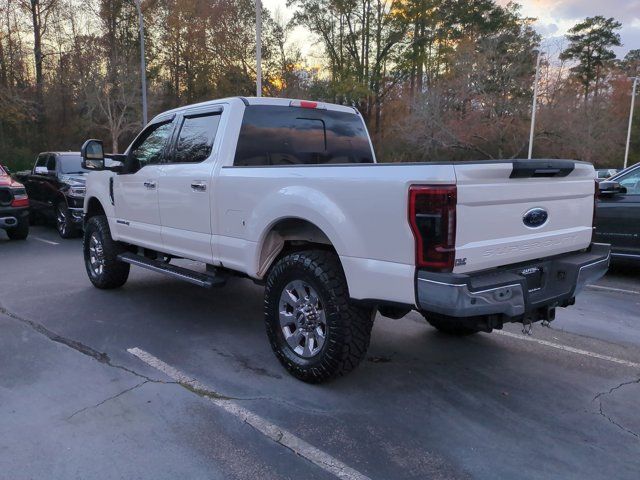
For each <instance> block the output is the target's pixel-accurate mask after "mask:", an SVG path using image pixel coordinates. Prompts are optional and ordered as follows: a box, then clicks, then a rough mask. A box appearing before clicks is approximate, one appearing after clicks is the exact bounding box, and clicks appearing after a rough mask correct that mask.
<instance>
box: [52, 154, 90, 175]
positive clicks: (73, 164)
mask: <svg viewBox="0 0 640 480" xmlns="http://www.w3.org/2000/svg"><path fill="white" fill-rule="evenodd" d="M59 158H60V172H61V173H66V174H72V173H84V172H88V171H89V170H86V169H84V168H82V157H81V156H80V155H60V157H59Z"/></svg>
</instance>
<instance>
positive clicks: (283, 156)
mask: <svg viewBox="0 0 640 480" xmlns="http://www.w3.org/2000/svg"><path fill="white" fill-rule="evenodd" d="M340 163H373V153H372V151H371V145H370V143H369V137H368V135H367V131H366V129H365V126H364V123H363V122H362V119H361V118H360V117H359V116H358V115H356V114H355V113H347V112H336V111H333V110H321V109H307V108H300V107H287V106H272V105H251V106H248V107H246V109H245V113H244V118H243V120H242V127H241V130H240V136H239V138H238V145H237V148H236V155H235V159H234V165H237V166H264V165H318V164H340Z"/></svg>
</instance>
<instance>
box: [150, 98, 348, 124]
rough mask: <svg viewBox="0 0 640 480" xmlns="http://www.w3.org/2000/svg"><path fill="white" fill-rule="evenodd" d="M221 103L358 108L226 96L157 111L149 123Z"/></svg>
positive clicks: (339, 110)
mask: <svg viewBox="0 0 640 480" xmlns="http://www.w3.org/2000/svg"><path fill="white" fill-rule="evenodd" d="M221 103H229V104H238V105H241V104H244V105H245V106H249V105H273V106H280V107H288V106H290V107H300V106H304V105H301V104H306V105H308V106H307V107H306V108H319V109H324V110H333V111H337V112H345V113H354V114H356V115H358V114H359V112H358V110H357V109H356V108H355V107H349V106H346V105H336V104H335V103H327V102H315V101H309V100H299V99H293V98H274V97H227V98H220V99H216V100H207V101H205V102H200V103H193V104H191V105H183V106H181V107H177V108H174V109H171V110H167V111H165V112H162V113H159V114H158V115H156V116H155V117H153V119H152V120H151V122H149V123H154V122H156V121H159V120H163V119H166V117H167V116H169V115H171V114H174V115H175V114H177V113H180V112H183V111H185V110H190V109H194V108H201V107H208V106H214V105H220V104H221ZM310 104H315V105H316V106H315V107H311V106H309V105H310Z"/></svg>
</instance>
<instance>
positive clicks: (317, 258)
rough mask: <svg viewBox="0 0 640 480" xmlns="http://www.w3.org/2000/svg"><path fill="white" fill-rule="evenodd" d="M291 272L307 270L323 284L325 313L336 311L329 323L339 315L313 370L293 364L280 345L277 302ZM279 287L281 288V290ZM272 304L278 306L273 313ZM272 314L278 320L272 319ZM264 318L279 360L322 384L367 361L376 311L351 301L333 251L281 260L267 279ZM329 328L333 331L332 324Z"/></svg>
mask: <svg viewBox="0 0 640 480" xmlns="http://www.w3.org/2000/svg"><path fill="white" fill-rule="evenodd" d="M292 269H304V270H306V272H307V273H308V274H310V275H311V276H312V277H313V278H314V280H315V281H316V282H318V283H320V284H322V285H323V287H324V288H325V289H326V290H327V291H328V292H329V296H330V299H329V301H327V299H326V298H325V299H324V301H325V310H326V306H327V304H329V305H330V307H332V308H335V310H334V311H333V312H329V311H326V315H327V320H329V315H336V317H334V319H336V320H337V321H336V322H335V323H334V324H333V331H332V333H331V335H330V336H329V335H328V336H327V340H326V341H327V343H328V344H327V345H326V349H325V350H324V351H323V352H321V353H320V354H319V358H318V362H317V364H316V365H314V366H311V367H310V366H305V365H301V364H300V363H296V362H295V361H292V360H291V359H290V358H289V357H288V356H287V355H285V354H284V352H283V351H282V348H288V347H287V346H286V345H283V347H282V348H281V347H280V346H279V343H278V340H279V337H278V335H280V331H279V328H280V327H279V319H278V317H277V315H278V312H277V310H278V302H279V298H280V293H281V288H283V287H284V284H286V281H280V279H281V278H282V277H283V275H286V274H287V272H289V271H291V270H292ZM279 283H282V285H281V286H279V285H278V284H279ZM279 287H280V288H279ZM272 302H275V309H274V310H275V311H273V312H272ZM272 314H275V315H276V318H272ZM264 315H265V324H266V329H267V336H268V337H269V342H270V343H271V348H272V349H273V351H274V353H275V354H276V357H277V358H278V360H280V362H281V363H282V365H283V366H284V367H285V368H286V369H287V370H288V371H289V372H290V373H291V374H292V375H293V376H295V377H296V378H298V379H300V380H303V381H305V382H308V383H321V382H325V381H328V380H331V379H333V378H335V377H339V376H342V375H345V374H347V373H349V372H350V371H352V370H353V369H355V368H356V367H357V366H358V365H359V364H360V362H361V361H362V360H363V359H364V358H365V355H366V353H367V350H368V348H369V341H370V338H371V328H372V326H373V311H372V309H371V308H366V307H362V306H358V305H355V304H354V303H353V302H352V301H351V300H350V298H349V292H348V287H347V281H346V278H345V276H344V272H343V270H342V266H341V265H340V261H339V259H338V257H337V255H336V254H335V253H333V252H330V251H324V250H304V251H298V252H294V253H291V254H288V255H286V256H284V257H282V258H281V259H280V260H279V261H278V262H277V263H276V264H275V266H274V267H273V268H272V269H271V272H270V274H269V276H268V278H267V282H266V287H265V295H264ZM327 326H328V328H332V327H331V326H330V325H329V321H328V325H327ZM274 327H275V328H274Z"/></svg>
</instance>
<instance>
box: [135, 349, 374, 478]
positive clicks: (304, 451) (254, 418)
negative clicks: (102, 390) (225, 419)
mask: <svg viewBox="0 0 640 480" xmlns="http://www.w3.org/2000/svg"><path fill="white" fill-rule="evenodd" d="M127 352H129V353H130V354H132V355H134V356H136V357H137V358H139V359H140V360H142V361H143V362H144V363H146V364H147V365H150V366H151V367H153V368H155V369H157V370H160V371H161V372H163V373H164V374H165V375H167V376H168V377H169V378H171V379H173V380H175V381H176V382H178V383H179V384H181V385H184V386H185V387H187V388H189V389H190V390H193V391H195V392H202V393H203V394H205V396H206V398H207V399H208V400H209V401H211V402H212V403H213V404H214V405H216V406H218V407H220V408H222V409H223V410H225V411H226V412H227V413H230V414H231V415H233V416H234V417H236V418H238V419H239V420H240V421H242V422H244V423H247V424H249V425H250V426H251V427H253V428H254V429H256V430H257V431H258V432H260V433H262V434H263V435H264V436H266V437H268V438H270V439H271V440H273V441H274V442H276V443H279V444H280V445H282V446H284V447H286V448H288V449H289V450H291V451H292V452H294V453H295V454H297V455H299V456H301V457H303V458H305V459H307V460H309V461H310V462H311V463H313V464H315V465H317V466H318V467H320V468H322V469H323V470H325V471H327V472H329V473H331V474H333V475H335V476H336V477H338V478H342V479H345V480H371V479H370V478H369V477H367V476H366V475H363V474H362V473H360V472H358V471H357V470H354V469H353V468H351V467H349V466H348V465H346V464H344V463H342V462H341V461H340V460H338V459H337V458H335V457H332V456H331V455H329V454H328V453H326V452H323V451H322V450H320V449H318V448H316V447H314V446H313V445H311V444H309V443H307V442H305V441H304V440H302V439H301V438H299V437H297V436H296V435H294V434H293V433H291V432H289V431H288V430H285V429H283V428H280V427H279V426H277V425H275V424H273V423H271V422H269V421H268V420H266V419H264V418H262V417H261V416H259V415H257V414H255V413H253V412H251V411H250V410H247V409H246V408H244V407H241V406H240V405H238V404H237V403H236V402H235V401H233V400H230V399H228V398H225V397H222V396H220V395H219V394H214V393H213V391H212V389H211V388H209V387H207V386H206V385H204V384H202V383H200V382H199V381H198V380H196V379H194V378H191V377H189V376H188V375H186V374H185V373H183V372H181V371H180V370H178V369H177V368H174V367H172V366H171V365H168V364H167V363H165V362H163V361H162V360H160V359H159V358H157V357H154V356H153V355H151V354H150V353H148V352H145V351H144V350H142V349H140V348H137V347H136V348H129V349H127ZM207 393H210V395H206V394H207Z"/></svg>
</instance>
